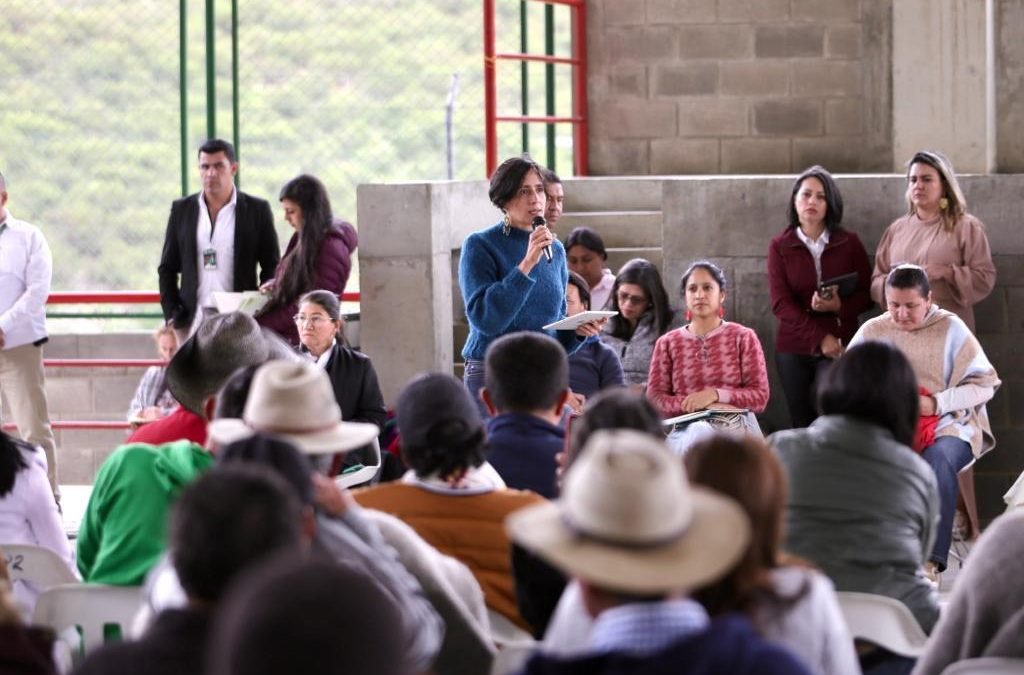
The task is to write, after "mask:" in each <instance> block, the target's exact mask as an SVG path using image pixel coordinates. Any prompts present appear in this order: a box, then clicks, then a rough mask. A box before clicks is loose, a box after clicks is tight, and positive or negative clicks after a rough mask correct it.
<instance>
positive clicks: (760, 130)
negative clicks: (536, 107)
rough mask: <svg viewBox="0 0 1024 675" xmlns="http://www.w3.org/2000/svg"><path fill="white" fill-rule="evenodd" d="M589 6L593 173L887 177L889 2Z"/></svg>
mask: <svg viewBox="0 0 1024 675" xmlns="http://www.w3.org/2000/svg"><path fill="white" fill-rule="evenodd" d="M587 6H588V8H589V9H590V13H589V15H588V25H587V30H588V54H589V57H590V65H589V72H588V93H589V103H590V112H591V120H592V124H591V133H590V171H591V173H592V174H594V175H627V174H653V175H662V174H718V173H731V174H737V173H786V172H790V171H799V170H801V169H803V168H804V167H807V166H809V165H811V164H823V165H825V166H827V167H829V169H830V170H832V171H845V172H857V171H889V170H891V168H892V162H893V158H892V122H891V119H892V115H891V112H890V109H891V98H892V94H891V81H892V77H891V67H890V62H891V52H892V20H891V0H644V1H641V0H637V1H636V2H624V1H623V0H591V1H590V2H588V3H587Z"/></svg>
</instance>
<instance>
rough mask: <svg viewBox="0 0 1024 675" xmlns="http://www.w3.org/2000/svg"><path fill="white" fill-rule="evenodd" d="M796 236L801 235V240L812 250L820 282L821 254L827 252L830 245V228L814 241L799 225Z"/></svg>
mask: <svg viewBox="0 0 1024 675" xmlns="http://www.w3.org/2000/svg"><path fill="white" fill-rule="evenodd" d="M796 236H798V237H800V241H802V242H803V243H804V246H806V247H807V250H808V251H810V252H811V256H813V257H814V272H815V273H816V274H817V275H818V283H819V284H820V283H821V254H822V253H824V252H825V247H826V246H828V230H822V231H821V236H819V237H818V239H817V240H816V241H812V240H811V238H810V237H808V236H807V235H806V234H804V231H803V230H801V229H800V226H799V225H798V226H797V227H796Z"/></svg>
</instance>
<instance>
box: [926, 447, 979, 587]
mask: <svg viewBox="0 0 1024 675" xmlns="http://www.w3.org/2000/svg"><path fill="white" fill-rule="evenodd" d="M921 457H922V458H923V459H924V461H926V462H928V465H929V466H930V467H932V471H934V472H935V478H936V479H938V483H939V527H938V529H937V530H936V531H935V547H934V548H933V549H932V554H931V556H930V557H929V558H928V559H929V560H931V561H932V562H934V563H935V564H936V565H938V566H939V570H940V571H941V570H944V569H946V559H947V558H948V557H949V547H950V544H951V543H952V540H953V516H954V515H955V514H956V498H957V497H958V496H959V494H960V486H959V485H958V484H957V474H959V473H960V472H961V471H962V470H963V469H964V467H966V466H967V465H968V464H970V463H971V460H972V459H974V453H972V452H971V445H970V443H968V442H967V441H962V440H960V439H959V438H954V437H953V436H939V437H938V438H936V439H935V442H934V443H932V444H931V445H929V446H928V447H927V448H925V449H924V452H922V453H921Z"/></svg>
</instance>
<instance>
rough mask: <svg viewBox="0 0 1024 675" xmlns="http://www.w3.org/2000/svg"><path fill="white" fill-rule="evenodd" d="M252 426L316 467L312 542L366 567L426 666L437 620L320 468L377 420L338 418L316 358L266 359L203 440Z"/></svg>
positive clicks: (416, 660) (229, 436) (438, 630)
mask: <svg viewBox="0 0 1024 675" xmlns="http://www.w3.org/2000/svg"><path fill="white" fill-rule="evenodd" d="M200 330H202V327H200ZM254 433H263V434H272V435H274V436H276V437H278V438H282V439H284V440H286V441H290V442H291V443H293V444H294V445H295V447H297V448H298V449H299V450H301V451H302V452H303V454H305V455H308V456H309V457H310V460H311V462H312V464H313V466H314V468H315V469H316V470H317V471H318V472H319V473H318V474H317V475H314V477H313V487H314V493H315V498H316V503H317V505H318V507H319V508H318V509H317V514H316V540H315V541H316V544H317V545H318V546H319V548H320V549H322V550H323V551H324V552H326V553H327V554H328V555H330V556H331V557H332V558H334V559H336V560H340V561H343V562H347V563H351V564H353V565H355V566H357V567H359V568H360V569H363V570H365V571H367V572H369V573H370V575H371V576H372V577H373V578H374V579H375V580H376V581H377V582H378V583H379V584H380V585H381V587H383V588H384V590H385V591H387V593H388V594H389V595H390V596H391V597H392V598H393V599H394V600H395V601H396V602H397V603H398V605H399V606H400V607H402V609H403V612H402V620H403V629H404V630H403V631H402V633H403V635H405V636H406V645H405V648H406V652H407V656H408V658H409V661H410V662H411V663H413V664H415V670H416V671H417V672H421V671H422V672H426V671H429V670H430V668H431V665H432V664H433V662H434V659H435V658H436V657H437V655H438V652H439V651H440V648H441V641H442V638H443V635H444V624H443V623H442V622H441V619H440V617H439V616H438V615H437V612H435V611H434V608H433V607H432V606H431V604H430V602H429V601H428V600H427V599H426V596H425V595H424V593H423V589H422V588H421V587H420V585H419V582H417V581H416V579H415V578H414V577H413V576H412V575H411V574H410V573H409V571H408V570H407V569H406V568H405V567H404V566H403V565H402V563H401V562H399V559H398V554H397V553H396V552H395V550H394V549H393V548H391V546H389V545H388V544H387V543H386V542H385V541H384V538H383V537H382V536H381V533H380V531H379V530H378V529H377V527H376V526H375V525H374V524H373V523H372V522H371V521H370V520H369V519H368V518H366V517H365V516H364V515H363V514H362V513H361V512H360V511H361V509H360V508H359V507H358V506H357V505H356V504H355V502H353V501H352V498H351V497H350V496H349V494H348V493H347V492H344V491H343V490H341V489H340V488H339V487H338V485H337V484H336V483H335V482H333V481H331V480H330V479H329V478H327V477H326V476H324V475H323V474H324V472H326V471H327V470H328V469H329V467H330V465H331V461H332V458H333V456H334V455H335V454H337V453H343V452H348V451H351V450H354V449H356V448H361V447H363V446H365V445H367V444H368V443H371V442H372V441H373V439H375V438H376V437H377V434H378V433H379V429H378V428H377V426H376V425H375V424H368V423H365V422H346V421H344V420H342V418H341V408H339V407H338V403H337V401H336V399H335V398H334V390H333V388H332V386H331V381H330V379H329V378H328V376H327V373H326V372H324V370H323V369H321V368H320V367H319V366H317V365H316V364H314V363H311V362H299V363H295V362H272V363H268V364H266V365H264V366H262V367H260V369H259V370H257V371H256V374H255V375H254V376H253V380H252V386H251V387H250V389H249V397H248V399H246V402H245V409H244V411H243V413H242V417H241V419H230V418H228V419H218V420H214V421H213V422H212V423H211V424H210V441H211V442H212V443H214V444H216V445H217V446H218V447H223V446H226V445H228V444H229V443H233V442H236V441H239V440H242V439H245V438H247V437H250V436H252V435H253V434H254ZM339 630H341V628H340V627H339Z"/></svg>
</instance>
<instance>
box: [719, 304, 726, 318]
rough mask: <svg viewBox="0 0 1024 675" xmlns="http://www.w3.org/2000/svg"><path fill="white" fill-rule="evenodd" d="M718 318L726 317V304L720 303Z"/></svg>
mask: <svg viewBox="0 0 1024 675" xmlns="http://www.w3.org/2000/svg"><path fill="white" fill-rule="evenodd" d="M718 318H719V319H724V318H725V305H720V306H719V308H718Z"/></svg>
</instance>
